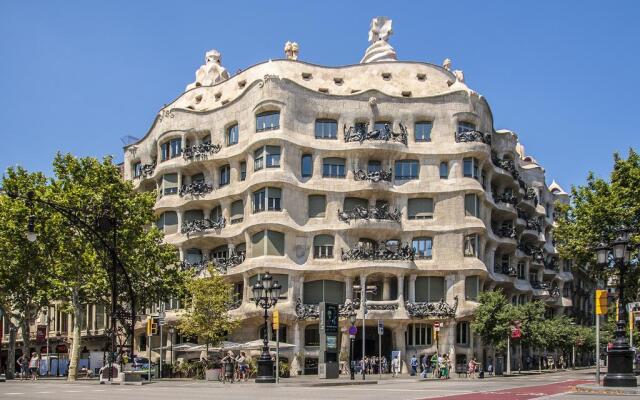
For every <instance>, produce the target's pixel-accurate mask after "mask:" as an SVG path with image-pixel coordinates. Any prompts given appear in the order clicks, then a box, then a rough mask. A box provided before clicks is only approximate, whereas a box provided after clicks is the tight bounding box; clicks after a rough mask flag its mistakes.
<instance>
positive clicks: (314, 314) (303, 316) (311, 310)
mask: <svg viewBox="0 0 640 400" xmlns="http://www.w3.org/2000/svg"><path fill="white" fill-rule="evenodd" d="M367 308H369V306H367ZM359 309H360V301H359V300H353V301H351V300H347V301H345V302H344V304H339V305H338V315H339V316H340V317H341V318H349V315H351V313H353V312H355V311H356V310H359ZM295 312H296V317H297V319H298V320H300V321H304V320H310V319H311V320H313V319H318V318H320V307H319V306H318V305H317V304H304V303H302V300H301V299H300V298H298V299H297V300H296V307H295Z"/></svg>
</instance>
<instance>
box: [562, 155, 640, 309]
mask: <svg viewBox="0 0 640 400" xmlns="http://www.w3.org/2000/svg"><path fill="white" fill-rule="evenodd" d="M638 199H640V155H638V153H636V152H635V151H634V150H633V149H631V150H629V155H628V157H627V158H626V159H624V158H621V157H620V156H619V155H618V154H615V155H614V164H613V171H612V172H611V176H610V180H609V181H606V180H604V179H602V178H597V177H595V176H594V175H593V173H590V174H589V176H588V177H587V184H586V185H585V186H578V187H573V188H572V189H571V204H570V205H564V204H557V205H556V210H557V212H558V221H557V222H558V227H557V228H556V229H555V230H554V237H555V239H556V243H557V247H558V250H559V252H560V255H561V256H562V257H563V258H567V259H573V260H576V262H575V263H574V265H577V266H586V265H592V266H593V265H595V254H594V250H593V248H594V246H595V245H596V244H598V243H599V242H601V241H604V242H611V241H612V240H614V239H615V237H616V229H618V228H620V227H621V226H626V227H630V228H636V229H637V227H638V226H639V224H640V201H638ZM632 240H633V241H634V242H635V243H640V234H638V233H635V234H634V235H633V237H632ZM589 273H590V274H591V276H592V277H593V278H597V279H603V280H606V279H607V278H608V277H609V276H610V275H611V274H612V273H614V270H613V269H610V268H594V267H592V268H590V269H589ZM639 278H640V269H639V268H633V269H632V270H631V271H629V272H628V274H627V275H626V276H625V279H626V282H627V284H628V290H627V291H626V292H625V297H626V298H625V299H624V300H625V303H626V302H628V301H632V300H633V299H635V298H636V296H637V294H638V288H639V287H640V284H639Z"/></svg>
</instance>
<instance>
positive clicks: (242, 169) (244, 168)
mask: <svg viewBox="0 0 640 400" xmlns="http://www.w3.org/2000/svg"><path fill="white" fill-rule="evenodd" d="M245 179H247V162H246V161H242V162H241V163H240V180H241V181H244V180H245Z"/></svg>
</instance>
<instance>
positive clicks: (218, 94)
mask: <svg viewBox="0 0 640 400" xmlns="http://www.w3.org/2000/svg"><path fill="white" fill-rule="evenodd" d="M214 96H215V98H216V101H218V100H220V97H222V92H218V93H216V94H214Z"/></svg>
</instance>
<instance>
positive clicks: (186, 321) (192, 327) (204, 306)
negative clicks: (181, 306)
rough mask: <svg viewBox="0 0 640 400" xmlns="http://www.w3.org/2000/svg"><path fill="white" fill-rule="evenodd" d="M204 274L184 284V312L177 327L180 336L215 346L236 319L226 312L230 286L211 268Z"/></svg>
mask: <svg viewBox="0 0 640 400" xmlns="http://www.w3.org/2000/svg"><path fill="white" fill-rule="evenodd" d="M207 275H208V276H205V277H202V278H197V279H193V280H191V281H190V282H188V283H187V284H186V287H187V294H186V302H185V303H186V306H185V312H184V314H183V315H182V316H181V317H180V321H179V323H178V329H179V330H180V332H181V333H182V334H183V335H187V336H197V337H198V338H199V339H201V340H203V341H204V342H205V343H206V344H207V345H216V344H218V343H219V342H220V341H221V340H223V339H224V338H225V337H226V336H227V335H228V334H229V333H231V332H233V330H234V329H235V328H236V327H237V326H238V320H236V319H234V318H232V317H231V316H230V315H229V309H230V305H231V302H232V296H233V286H232V285H231V284H230V283H229V282H227V281H226V280H225V279H224V277H222V276H221V275H220V274H218V272H217V271H216V270H215V269H213V268H209V269H208V274H207Z"/></svg>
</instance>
